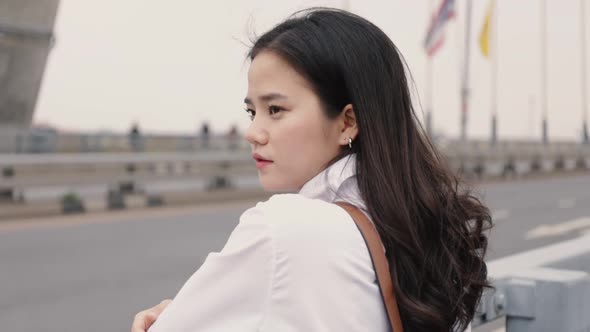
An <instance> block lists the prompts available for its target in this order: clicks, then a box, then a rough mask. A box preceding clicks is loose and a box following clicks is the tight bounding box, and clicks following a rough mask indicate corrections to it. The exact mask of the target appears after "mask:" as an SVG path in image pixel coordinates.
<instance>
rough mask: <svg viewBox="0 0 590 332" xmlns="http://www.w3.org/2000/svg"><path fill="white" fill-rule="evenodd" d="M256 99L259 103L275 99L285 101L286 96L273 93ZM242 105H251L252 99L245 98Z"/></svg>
mask: <svg viewBox="0 0 590 332" xmlns="http://www.w3.org/2000/svg"><path fill="white" fill-rule="evenodd" d="M258 99H259V100H260V101H264V102H269V101H273V100H277V99H287V96H285V95H282V94H280V93H276V92H273V93H269V94H265V95H262V96H260V97H258ZM244 103H246V104H250V105H252V99H250V98H248V97H246V98H244Z"/></svg>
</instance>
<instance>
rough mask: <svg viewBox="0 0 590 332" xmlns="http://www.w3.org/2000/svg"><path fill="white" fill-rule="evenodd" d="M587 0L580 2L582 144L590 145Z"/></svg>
mask: <svg viewBox="0 0 590 332" xmlns="http://www.w3.org/2000/svg"><path fill="white" fill-rule="evenodd" d="M585 2H586V0H580V7H581V8H580V27H581V31H580V32H581V33H580V37H581V39H582V40H581V42H582V45H581V53H582V56H581V62H582V70H581V72H582V142H583V143H584V144H588V143H590V138H589V137H588V86H587V80H586V75H587V68H586V60H587V59H586V6H585Z"/></svg>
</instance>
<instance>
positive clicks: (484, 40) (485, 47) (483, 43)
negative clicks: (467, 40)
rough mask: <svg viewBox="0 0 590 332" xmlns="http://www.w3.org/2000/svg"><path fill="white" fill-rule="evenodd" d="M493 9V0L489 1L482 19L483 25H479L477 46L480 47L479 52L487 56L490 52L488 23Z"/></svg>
mask: <svg viewBox="0 0 590 332" xmlns="http://www.w3.org/2000/svg"><path fill="white" fill-rule="evenodd" d="M493 10H494V0H491V1H490V5H489V6H488V12H487V14H486V18H485V20H484V21H483V26H482V27H481V32H480V34H479V47H480V49H481V53H482V54H483V55H484V56H485V57H488V56H489V54H490V25H491V20H492V15H493Z"/></svg>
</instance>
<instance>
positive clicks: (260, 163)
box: [256, 159, 272, 169]
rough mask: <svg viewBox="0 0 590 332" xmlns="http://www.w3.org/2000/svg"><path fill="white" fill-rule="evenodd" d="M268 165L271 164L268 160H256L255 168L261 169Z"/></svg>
mask: <svg viewBox="0 0 590 332" xmlns="http://www.w3.org/2000/svg"><path fill="white" fill-rule="evenodd" d="M270 164H272V161H270V160H264V159H256V168H258V169H262V168H264V167H266V166H268V165H270Z"/></svg>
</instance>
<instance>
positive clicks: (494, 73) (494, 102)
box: [490, 0, 498, 145]
mask: <svg viewBox="0 0 590 332" xmlns="http://www.w3.org/2000/svg"><path fill="white" fill-rule="evenodd" d="M492 6H493V8H492V10H491V11H492V13H491V18H490V21H491V22H490V24H491V25H492V28H491V34H492V38H491V39H492V47H491V48H492V49H491V57H492V82H491V83H492V84H491V85H492V87H491V88H492V94H491V95H492V145H495V144H496V141H497V140H498V85H497V82H498V28H497V25H498V6H497V5H496V1H495V0H492Z"/></svg>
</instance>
